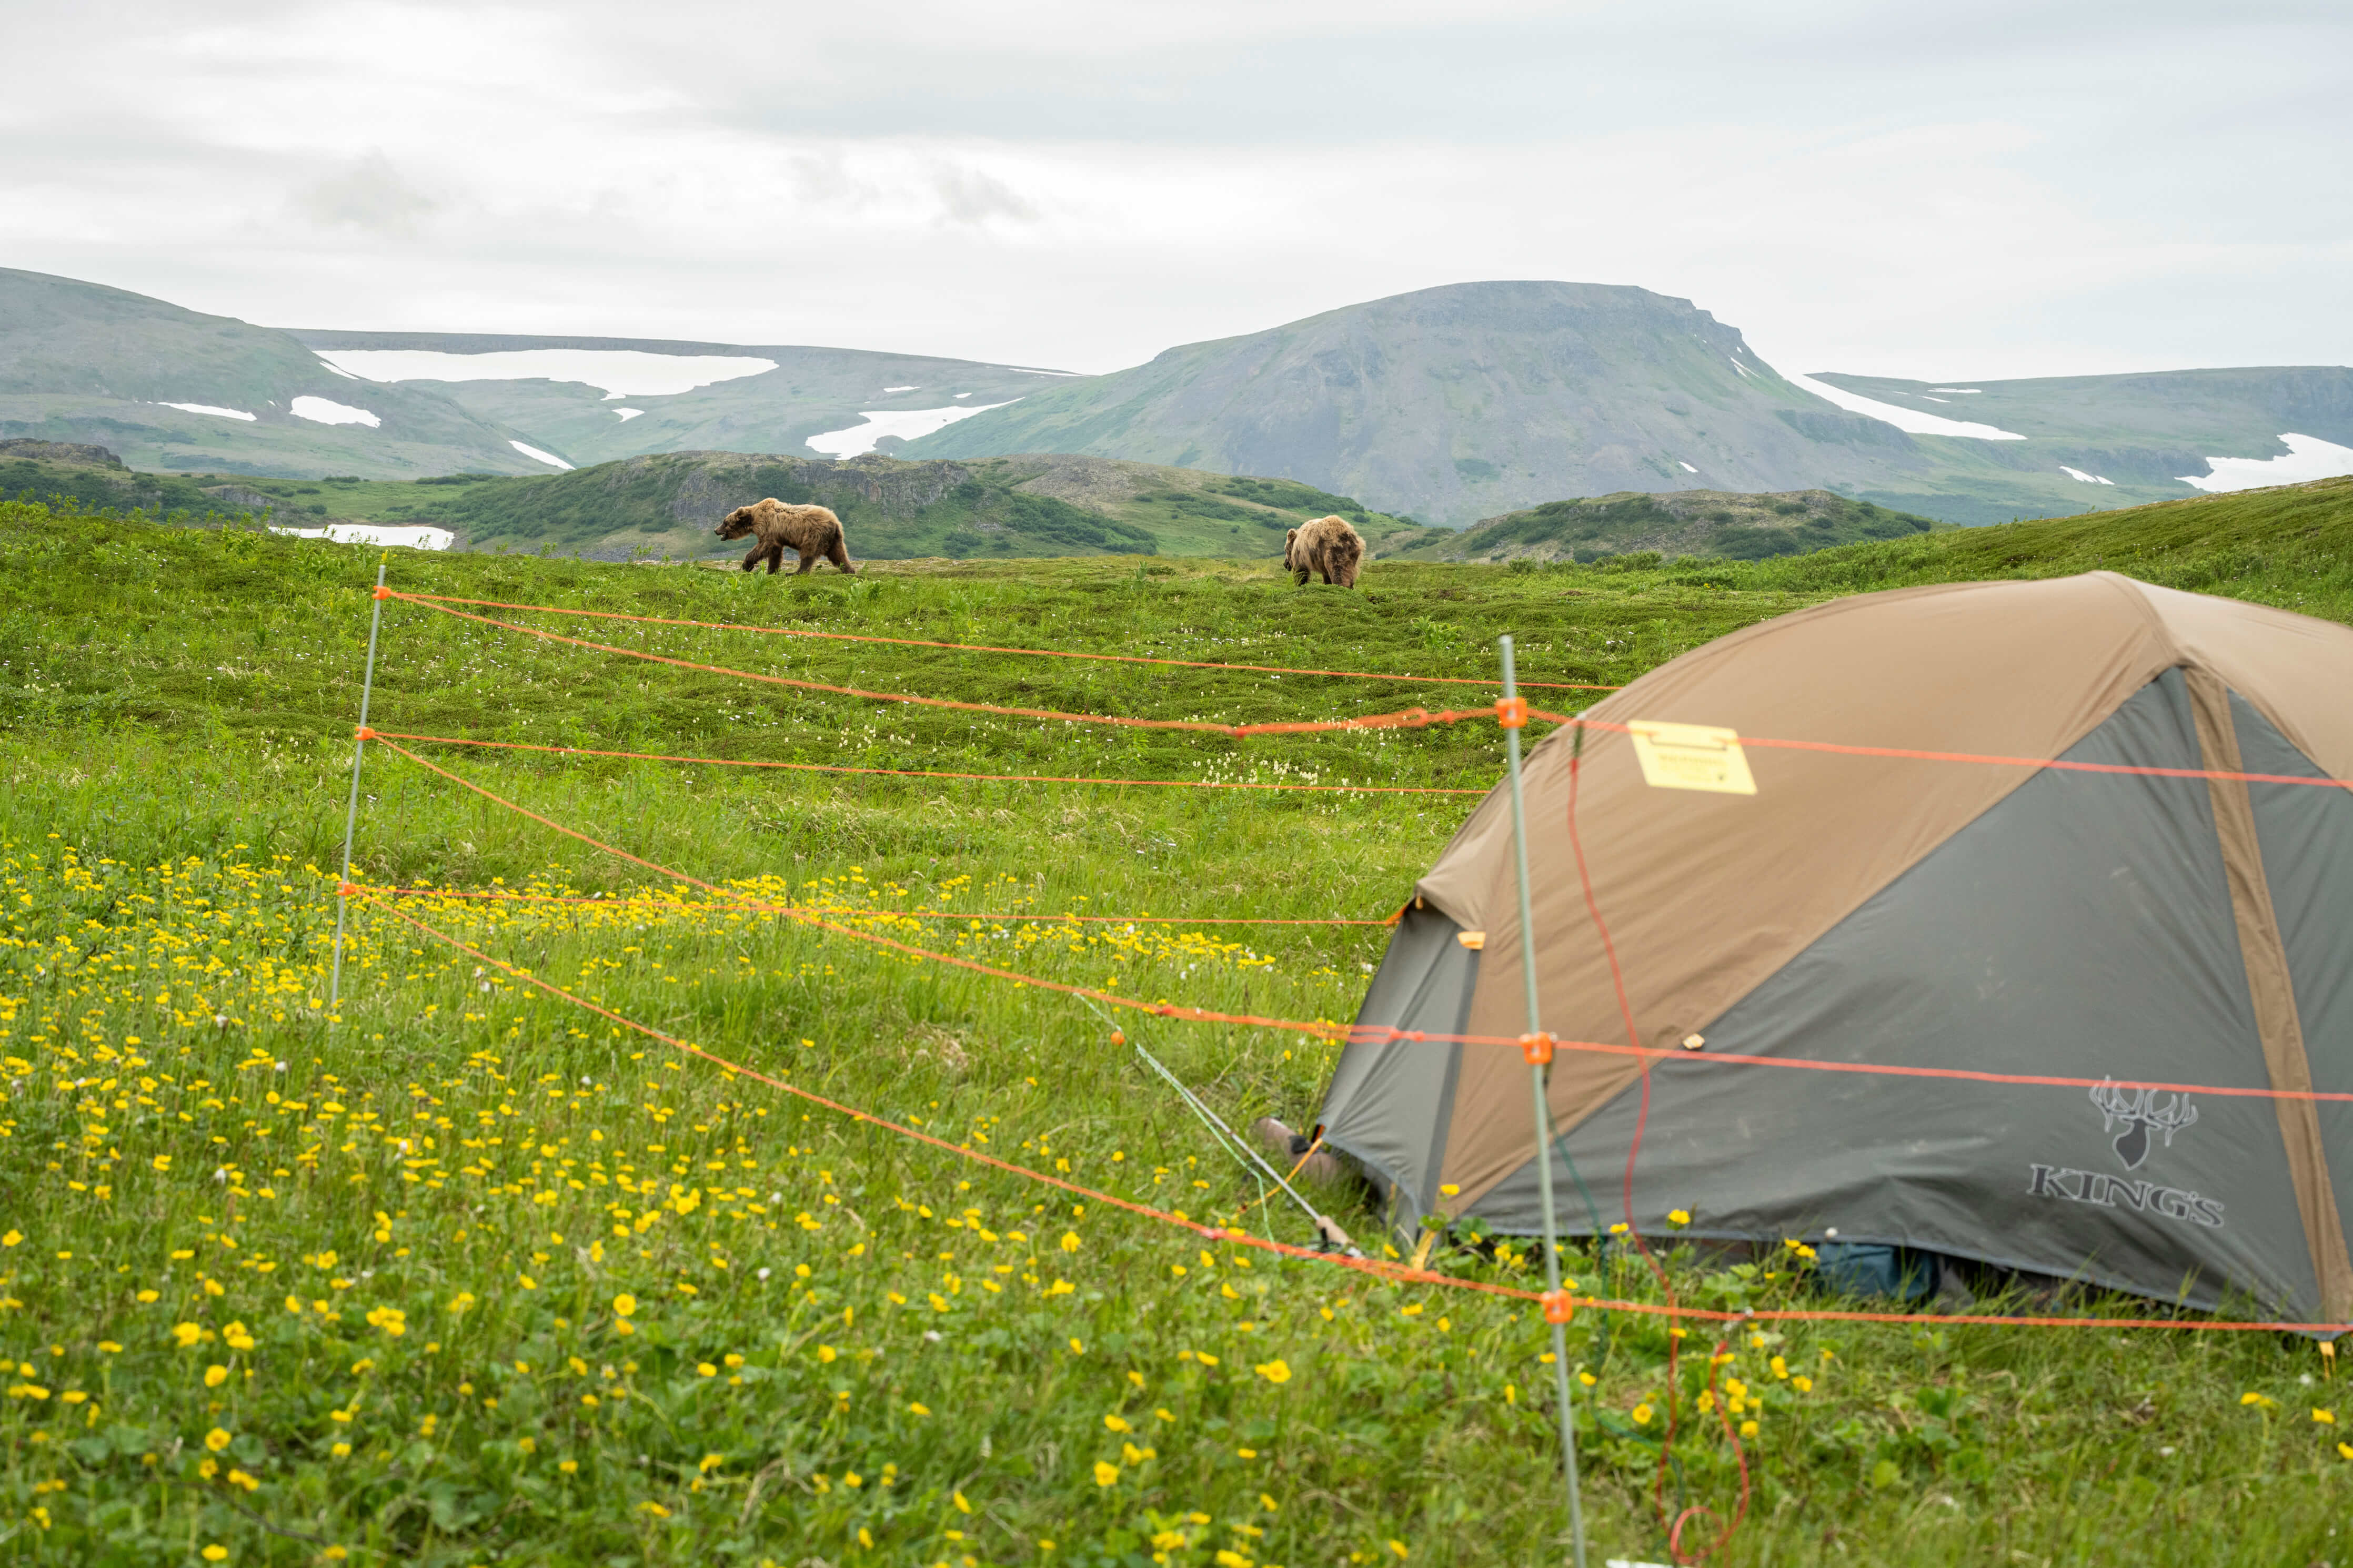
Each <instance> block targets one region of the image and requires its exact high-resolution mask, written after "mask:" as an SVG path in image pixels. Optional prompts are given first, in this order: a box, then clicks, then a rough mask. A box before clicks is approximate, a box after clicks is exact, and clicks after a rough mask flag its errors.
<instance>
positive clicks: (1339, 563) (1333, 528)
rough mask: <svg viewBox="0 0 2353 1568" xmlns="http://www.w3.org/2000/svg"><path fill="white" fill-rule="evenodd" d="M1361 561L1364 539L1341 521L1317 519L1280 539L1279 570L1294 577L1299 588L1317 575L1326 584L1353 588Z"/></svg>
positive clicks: (1363, 556) (1340, 519) (1336, 518)
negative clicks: (1321, 576)
mask: <svg viewBox="0 0 2353 1568" xmlns="http://www.w3.org/2000/svg"><path fill="white" fill-rule="evenodd" d="M1364 559H1365V542H1364V539H1363V537H1362V536H1360V535H1359V534H1358V533H1357V532H1356V530H1355V529H1353V528H1350V527H1349V526H1348V520H1347V519H1345V518H1343V517H1319V518H1317V519H1316V520H1315V521H1313V522H1306V523H1302V524H1300V526H1298V527H1297V528H1294V529H1293V530H1292V531H1290V532H1289V533H1288V534H1285V535H1284V536H1283V542H1282V569H1283V570H1284V571H1286V572H1291V573H1295V574H1297V576H1298V581H1299V583H1300V584H1301V585H1305V584H1306V582H1307V579H1308V578H1309V577H1310V576H1311V575H1314V574H1316V573H1319V572H1320V573H1322V574H1323V576H1324V581H1325V582H1326V583H1331V584H1337V585H1338V586H1340V587H1343V588H1353V587H1355V586H1356V568H1357V566H1358V565H1360V564H1361V563H1363V561H1364Z"/></svg>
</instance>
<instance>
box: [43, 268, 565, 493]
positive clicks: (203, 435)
mask: <svg viewBox="0 0 2353 1568" xmlns="http://www.w3.org/2000/svg"><path fill="white" fill-rule="evenodd" d="M522 436H523V432H522V431H521V430H516V429H512V428H510V427H508V426H504V425H502V424H500V423H497V422H495V421H486V420H484V419H483V418H481V417H480V416H476V415H473V414H470V413H469V412H468V411H467V410H465V409H463V408H461V407H459V406H458V405H456V404H454V403H452V402H450V401H449V400H448V398H446V397H443V396H440V395H438V394H437V393H435V392H432V391H430V390H428V389H420V388H416V387H409V386H383V385H375V384H366V383H362V382H358V381H355V380H353V379H352V378H351V377H349V376H347V375H343V374H340V373H338V372H336V371H334V370H332V369H331V368H330V367H329V366H327V365H325V364H323V363H321V362H320V360H319V357H318V356H317V355H316V354H314V353H311V351H310V350H309V349H306V348H304V347H303V346H302V345H301V343H300V342H296V341H295V340H294V339H293V338H291V337H290V336H288V335H287V334H286V333H284V332H280V331H272V330H270V329H269V328H267V327H256V326H251V325H248V323H246V322H244V321H236V320H234V319H232V318H230V317H227V316H206V315H201V314H199V313H197V312H196V311H194V310H182V309H181V308H180V307H178V306H177V305H170V304H166V303H164V301H163V300H151V299H148V298H147V297H146V296H144V295H141V294H132V293H128V292H126V291H124V290H122V289H108V288H104V287H102V286H100V285H99V284H95V283H81V282H77V281H75V280H74V279H69V278H52V277H49V276H47V275H46V274H43V273H38V272H20V271H15V270H11V269H6V268H0V438H9V437H13V438H17V439H31V440H39V441H52V442H65V443H69V444H74V443H81V444H89V445H95V446H100V447H106V448H108V449H110V450H111V451H112V452H115V453H117V454H119V455H121V457H122V458H123V459H124V460H125V461H127V462H128V463H129V464H130V465H131V466H132V468H148V469H161V470H164V471H174V470H176V471H181V472H187V471H195V470H203V469H217V468H237V469H240V470H243V471H246V472H251V473H262V474H319V473H374V474H382V475H386V476H392V475H409V474H435V473H447V472H448V471H450V470H451V469H453V468H480V469H486V470H489V471H491V472H495V473H521V472H525V471H529V470H533V469H537V470H539V471H541V472H544V471H545V468H544V465H542V464H540V463H536V462H534V461H533V460H532V459H531V458H527V457H525V456H523V455H522V453H521V452H519V451H517V450H516V449H515V447H514V446H513V445H512V443H513V442H514V441H515V440H516V439H518V438H521V437H522Z"/></svg>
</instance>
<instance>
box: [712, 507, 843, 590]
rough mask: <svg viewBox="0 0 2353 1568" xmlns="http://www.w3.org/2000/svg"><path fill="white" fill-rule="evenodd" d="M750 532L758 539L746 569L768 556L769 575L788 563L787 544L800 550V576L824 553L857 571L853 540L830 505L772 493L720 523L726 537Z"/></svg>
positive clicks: (838, 564)
mask: <svg viewBox="0 0 2353 1568" xmlns="http://www.w3.org/2000/svg"><path fill="white" fill-rule="evenodd" d="M747 533H748V534H750V535H752V537H753V538H754V540H755V541H756V542H755V543H754V545H753V546H752V553H751V554H749V555H746V556H745V557H744V571H746V572H749V571H752V570H753V569H754V568H755V567H757V566H758V565H759V564H760V562H761V561H762V559H763V558H765V560H766V561H767V563H768V575H769V576H771V577H773V576H775V575H776V569H777V568H778V567H780V566H782V565H783V564H784V563H785V549H786V546H787V545H789V546H791V547H792V548H793V549H794V550H796V551H797V552H800V558H801V563H800V569H799V571H797V572H795V573H794V574H793V575H794V576H796V577H797V576H799V575H800V574H802V573H803V572H807V570H808V569H809V568H810V567H812V566H814V565H816V564H817V561H818V556H820V555H822V556H824V557H825V558H826V559H827V560H828V561H830V562H832V563H834V564H835V565H836V566H838V567H839V568H840V569H841V570H842V571H844V572H848V573H851V574H855V573H856V572H857V570H858V568H857V567H856V566H854V565H852V564H851V563H850V560H849V541H848V540H847V539H845V538H844V537H843V535H842V531H841V519H839V518H838V517H836V516H834V515H833V511H832V510H831V509H830V508H828V507H821V506H794V505H790V504H788V503H786V502H785V501H780V500H776V498H775V497H773V496H771V497H770V498H768V499H767V500H764V501H761V502H759V503H757V504H756V505H753V506H739V507H737V508H736V509H735V510H733V511H731V512H729V513H728V514H727V517H726V520H725V521H723V522H721V523H720V525H719V537H720V538H722V539H741V538H743V537H744V535H745V534H747Z"/></svg>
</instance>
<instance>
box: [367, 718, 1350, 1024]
mask: <svg viewBox="0 0 2353 1568" xmlns="http://www.w3.org/2000/svg"><path fill="white" fill-rule="evenodd" d="M370 733H371V734H373V731H371V732H370ZM378 739H379V741H380V743H381V744H382V745H383V746H384V748H385V750H386V751H390V752H397V753H398V754H399V755H401V756H404V757H406V758H407V759H408V760H409V761H410V762H412V763H416V764H417V766H418V767H421V768H424V769H427V770H428V771H429V772H432V773H438V774H440V775H441V776H442V777H443V778H445V779H448V781H449V782H450V783H452V784H459V785H460V786H462V787H464V788H466V789H470V790H472V791H473V792H474V793H475V794H476V795H480V796H481V797H482V798H483V799H485V800H488V801H491V803H493V804H495V805H502V806H504V807H506V808H507V809H508V810H509V811H512V812H513V813H515V814H516V815H517V816H527V817H529V818H531V819H532V820H533V822H536V823H538V824H539V825H540V826H543V827H546V828H551V829H553V830H554V831H555V832H557V833H561V834H563V835H564V836H565V837H567V838H576V839H578V840H579V841H580V842H581V843H583V844H586V845H587V846H588V847H590V848H592V849H601V850H603V851H604V852H605V853H606V854H607V855H611V856H614V857H616V858H619V859H623V860H627V861H628V862H629V863H630V864H632V865H636V866H642V867H644V868H646V869H647V870H649V871H652V872H654V873H656V874H657V875H659V876H663V877H668V878H670V879H673V880H675V881H680V882H683V883H685V884H686V885H687V886H689V887H691V888H700V889H702V890H703V891H704V892H706V893H709V894H711V895H712V896H713V897H715V898H722V899H729V900H733V901H734V902H735V903H737V904H739V905H741V906H742V907H743V908H744V909H747V910H753V911H754V912H755V913H760V914H775V915H783V916H785V917H786V918H787V919H789V920H794V921H799V922H800V923H801V924H803V925H807V926H814V927H816V928H817V929H818V930H819V931H832V932H834V933H836V934H837V935H839V936H846V937H851V938H854V939H855V940H857V941H859V942H872V943H874V944H875V945H877V946H880V947H888V948H892V949H895V950H896V951H898V952H903V953H906V954H908V955H909V956H911V957H914V958H927V959H930V960H932V961H933V962H934V963H946V964H953V965H954V966H955V967H956V968H958V969H968V970H971V971H972V972H973V973H976V974H987V975H989V976H992V977H993V978H996V979H998V980H1010V981H1012V982H1013V983H1014V984H1017V985H1035V986H1037V987H1038V988H1039V989H1040V990H1044V991H1057V992H1060V993H1061V994H1064V995H1066V996H1087V997H1092V998H1093V999H1094V1000H1095V1001H1098V1002H1103V1003H1108V1004H1110V1005H1113V1006H1115V1007H1127V1008H1132V1009H1134V1010H1135V1011H1137V1012H1141V1013H1151V1014H1154V1015H1155V1016H1159V1017H1163V1018H1186V1019H1189V1020H1191V1021H1193V1022H1195V1023H1205V1024H1245V1025H1250V1026H1256V1027H1261V1028H1269V1029H1291V1030H1295V1031H1297V1032H1299V1033H1302V1034H1310V1035H1320V1036H1323V1037H1324V1038H1326V1039H1333V1038H1337V1037H1341V1036H1344V1035H1345V1034H1346V1033H1347V1026H1345V1025H1344V1024H1331V1023H1323V1022H1317V1023H1312V1024H1303V1023H1297V1022H1294V1021H1293V1020H1291V1019H1287V1018H1264V1017H1260V1016H1257V1015H1255V1014H1250V1013H1213V1012H1211V1011H1209V1010H1208V1008H1205V1007H1180V1006H1178V1005H1176V1004H1175V1003H1173V1002H1139V1001H1137V1000H1136V999H1135V998H1134V997H1133V996H1121V995H1118V994H1115V993H1113V992H1109V991H1097V990H1094V989H1092V987H1090V986H1085V985H1071V984H1065V983H1064V982H1062V981H1060V980H1045V979H1041V978H1039V976H1037V975H1034V974H1022V973H1018V972H1017V971H1014V970H1010V969H999V968H997V966H996V965H994V964H988V963H979V962H977V961H976V960H974V959H969V958H960V957H958V956H957V955H956V954H955V953H952V952H934V951H933V950H932V949H930V948H928V947H917V946H915V945H914V944H913V943H912V942H901V941H900V940H899V939H898V938H896V937H889V936H883V935H881V933H879V932H876V931H860V930H859V929H858V928H857V927H855V926H846V925H841V924H839V923H838V922H836V921H829V920H826V919H823V918H821V917H820V916H818V915H813V914H809V913H807V912H806V911H804V910H795V909H792V908H790V907H789V906H786V905H783V904H770V903H764V902H762V901H761V900H757V899H754V898H750V897H748V896H746V895H744V894H743V893H738V892H735V891H733V890H732V889H726V888H722V887H719V886H717V885H716V884H714V883H711V882H706V881H704V880H703V879H702V878H700V877H695V876H691V875H689V874H688V873H686V872H684V871H673V870H671V869H670V868H669V867H667V866H664V865H661V864H659V863H658V862H656V861H652V860H649V859H647V858H645V857H644V856H642V855H632V854H630V853H629V852H628V850H626V849H622V848H619V847H616V846H614V845H610V844H607V843H606V842H605V841H604V840H602V839H600V838H594V837H590V836H589V835H587V834H586V833H583V832H581V831H580V830H579V829H578V828H576V827H566V826H564V824H562V823H560V822H557V821H556V820H554V818H553V817H547V816H541V815H540V814H539V813H538V812H535V811H533V810H532V809H531V808H530V807H529V806H523V805H516V804H515V803H514V802H513V801H511V800H509V799H507V798H506V797H505V796H503V795H497V794H494V793H493V792H491V791H490V790H487V789H484V788H483V787H482V786H481V785H480V784H476V783H474V782H473V781H472V780H471V779H469V778H465V777H463V776H461V775H460V774H458V773H451V772H450V771H449V770H448V768H445V767H443V766H441V765H440V764H439V763H434V762H430V761H428V760H427V759H426V758H424V757H420V756H418V755H417V753H416V752H412V751H410V750H409V749H408V748H407V747H406V746H403V745H401V744H400V743H399V742H396V741H383V740H381V738H380V737H378Z"/></svg>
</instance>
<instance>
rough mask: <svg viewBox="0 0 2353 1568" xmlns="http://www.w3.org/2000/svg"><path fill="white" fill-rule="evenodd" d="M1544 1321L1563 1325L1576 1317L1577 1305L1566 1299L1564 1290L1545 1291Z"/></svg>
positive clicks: (1566, 1295)
mask: <svg viewBox="0 0 2353 1568" xmlns="http://www.w3.org/2000/svg"><path fill="white" fill-rule="evenodd" d="M1544 1312H1545V1321H1546V1322H1547V1323H1565V1322H1567V1321H1569V1320H1570V1319H1571V1318H1573V1317H1575V1316H1577V1303H1576V1302H1574V1301H1572V1300H1569V1299H1568V1292H1567V1291H1566V1290H1547V1291H1546V1292H1545V1294H1544Z"/></svg>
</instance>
